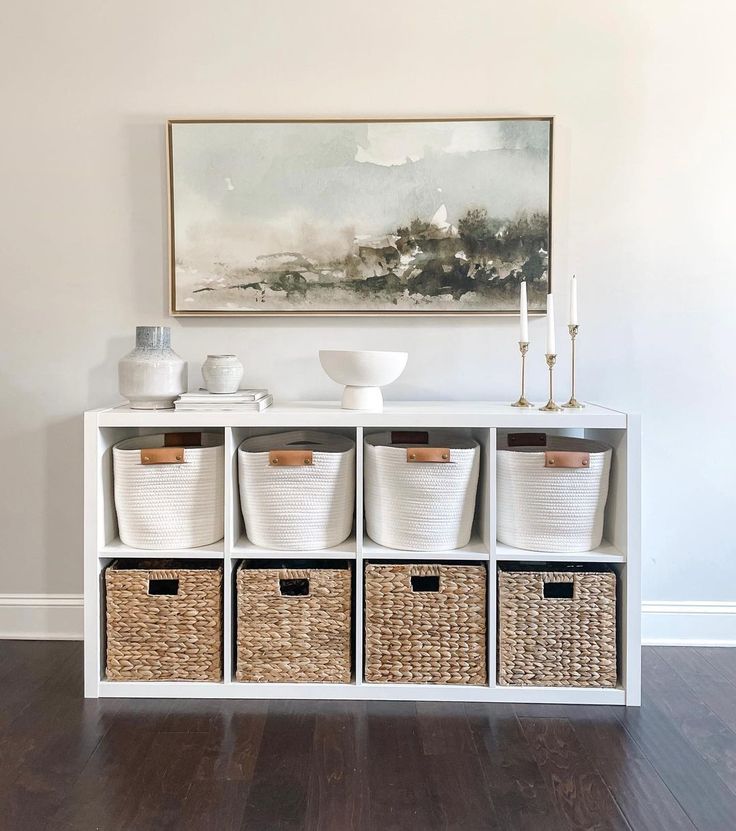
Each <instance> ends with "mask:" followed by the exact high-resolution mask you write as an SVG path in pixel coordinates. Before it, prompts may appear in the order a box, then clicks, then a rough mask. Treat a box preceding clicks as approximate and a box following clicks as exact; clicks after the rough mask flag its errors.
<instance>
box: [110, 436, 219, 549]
mask: <svg viewBox="0 0 736 831" xmlns="http://www.w3.org/2000/svg"><path fill="white" fill-rule="evenodd" d="M164 442H165V436H164V435H157V436H139V437H136V438H133V439H126V440H125V441H122V442H119V443H118V444H116V445H115V447H113V466H114V488H115V509H116V511H117V517H118V529H119V533H120V540H121V542H123V543H125V545H130V546H133V547H134V548H143V549H148V550H155V549H166V548H169V549H170V548H196V547H197V546H201V545H210V544H211V543H214V542H217V541H218V540H221V539H222V537H223V533H224V530H223V529H224V490H225V473H224V471H225V453H224V447H223V439H222V436H221V435H219V434H217V433H203V434H202V444H203V446H202V447H184V448H182V449H183V455H184V461H183V464H143V463H142V461H141V449H142V448H148V447H151V448H161V447H163V446H164Z"/></svg>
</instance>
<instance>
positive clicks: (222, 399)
mask: <svg viewBox="0 0 736 831" xmlns="http://www.w3.org/2000/svg"><path fill="white" fill-rule="evenodd" d="M271 404H273V396H272V395H271V394H270V393H269V391H268V390H238V391H237V392H226V393H214V392H207V390H198V391H197V392H185V393H184V394H183V395H181V396H179V398H178V399H177V401H175V402H174V407H175V408H176V409H177V410H190V411H193V410H237V411H239V412H242V411H243V410H247V411H249V412H257V413H259V412H261V410H265V409H266V407H270V406H271Z"/></svg>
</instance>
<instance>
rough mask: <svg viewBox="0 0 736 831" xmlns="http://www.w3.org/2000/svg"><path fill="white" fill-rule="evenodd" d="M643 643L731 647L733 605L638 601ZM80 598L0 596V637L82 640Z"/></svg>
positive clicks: (735, 626)
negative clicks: (640, 602)
mask: <svg viewBox="0 0 736 831" xmlns="http://www.w3.org/2000/svg"><path fill="white" fill-rule="evenodd" d="M641 612H642V614H641V618H642V640H643V642H644V643H645V644H649V645H658V646H736V603H719V602H708V601H688V602H686V601H651V602H644V603H642V610H641ZM83 632H84V628H83V597H82V595H81V594H0V638H5V639H9V638H18V639H29V640H82V638H83Z"/></svg>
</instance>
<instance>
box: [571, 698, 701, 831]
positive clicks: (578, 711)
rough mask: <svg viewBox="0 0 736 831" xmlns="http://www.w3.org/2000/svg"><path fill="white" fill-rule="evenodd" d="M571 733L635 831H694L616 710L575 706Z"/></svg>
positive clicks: (688, 819)
mask: <svg viewBox="0 0 736 831" xmlns="http://www.w3.org/2000/svg"><path fill="white" fill-rule="evenodd" d="M570 723H571V724H572V728H573V731H574V733H575V736H576V737H577V739H578V741H579V742H580V746H581V747H582V748H583V750H584V751H585V753H586V755H587V757H588V759H590V760H591V762H592V763H593V764H594V765H595V768H596V770H597V771H598V773H599V775H600V777H601V779H603V781H604V782H605V783H606V786H607V787H608V790H609V791H610V792H611V794H612V796H613V798H614V799H615V800H616V804H617V805H618V807H619V809H620V810H621V813H623V815H624V816H625V817H626V820H627V821H628V823H629V825H630V826H631V827H632V828H633V829H635V831H695V826H694V825H693V823H692V821H691V820H690V818H689V817H688V816H687V814H686V813H685V811H684V810H683V809H682V806H681V805H680V803H679V802H678V801H677V800H676V799H675V797H674V796H673V794H672V792H671V791H670V790H669V788H668V787H667V786H666V785H665V783H664V782H663V781H662V779H661V778H660V776H659V774H658V773H657V771H656V770H655V768H654V766H653V765H652V764H651V762H650V761H649V759H647V757H646V756H645V755H644V753H643V752H642V750H641V748H640V747H639V746H638V745H637V744H636V742H635V741H634V740H633V739H632V738H631V736H629V734H628V733H627V732H626V730H625V728H624V726H623V725H622V724H621V722H620V720H619V718H618V717H617V715H616V713H615V712H613V708H608V707H593V706H591V707H575V708H574V712H573V714H572V716H571V718H570Z"/></svg>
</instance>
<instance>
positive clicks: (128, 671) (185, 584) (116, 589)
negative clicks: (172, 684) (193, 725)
mask: <svg viewBox="0 0 736 831" xmlns="http://www.w3.org/2000/svg"><path fill="white" fill-rule="evenodd" d="M139 565H140V566H141V567H139V568H131V564H130V563H129V562H128V563H121V562H120V561H116V562H114V563H113V564H112V565H110V566H108V568H107V569H106V571H105V592H106V605H107V624H106V626H107V678H108V679H110V680H112V681H184V680H186V681H220V680H221V678H222V566H217V567H214V566H213V567H203V566H199V567H196V568H195V567H188V564H187V567H184V568H183V567H180V566H177V565H174V564H173V563H172V564H171V567H168V565H169V564H168V563H167V562H166V561H164V565H166V566H167V567H165V568H161V567H159V568H146V567H145V566H147V565H149V563H147V562H145V561H143V562H141V563H139ZM156 565H159V566H160V565H161V561H157V563H156ZM157 590H165V591H174V590H175V591H176V593H175V594H155V593H153V594H152V593H151V592H156V591H157Z"/></svg>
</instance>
